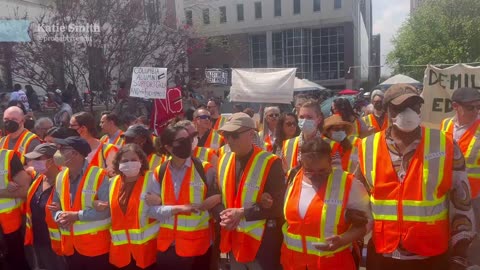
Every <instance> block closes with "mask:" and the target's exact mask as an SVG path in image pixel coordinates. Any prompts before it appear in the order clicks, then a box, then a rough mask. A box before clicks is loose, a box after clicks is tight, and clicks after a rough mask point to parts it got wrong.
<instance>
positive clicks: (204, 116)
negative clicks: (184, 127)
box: [197, 114, 211, 120]
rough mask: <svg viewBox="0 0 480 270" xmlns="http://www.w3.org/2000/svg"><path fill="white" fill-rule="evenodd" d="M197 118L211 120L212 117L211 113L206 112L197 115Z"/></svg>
mask: <svg viewBox="0 0 480 270" xmlns="http://www.w3.org/2000/svg"><path fill="white" fill-rule="evenodd" d="M197 118H199V119H202V120H210V119H211V117H210V115H206V114H205V115H199V116H197Z"/></svg>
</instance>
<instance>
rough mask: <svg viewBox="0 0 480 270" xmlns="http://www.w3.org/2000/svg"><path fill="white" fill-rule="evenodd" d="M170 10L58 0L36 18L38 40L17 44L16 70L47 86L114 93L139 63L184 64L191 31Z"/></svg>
mask: <svg viewBox="0 0 480 270" xmlns="http://www.w3.org/2000/svg"><path fill="white" fill-rule="evenodd" d="M168 16H169V15H168V14H167V12H166V9H165V7H164V6H147V7H146V6H144V1H143V0H122V1H119V0H77V1H70V0H57V1H56V6H55V7H52V8H51V10H50V11H49V12H48V13H45V14H44V15H42V16H40V17H38V18H35V26H34V27H33V29H32V32H35V33H32V36H33V37H32V42H29V43H21V44H17V45H16V46H14V48H13V51H14V61H13V71H12V73H13V75H14V76H15V77H16V78H19V79H21V80H23V81H25V82H26V83H29V84H32V85H36V86H38V87H41V88H43V89H45V90H47V89H48V87H49V85H51V84H57V85H59V86H61V87H63V89H65V88H64V87H65V85H66V84H67V83H72V84H73V86H74V87H75V88H77V89H80V90H83V89H90V90H92V91H96V92H97V93H98V94H100V95H103V97H108V96H109V95H110V88H111V84H112V83H113V82H117V81H121V80H128V79H129V77H130V76H131V72H132V69H133V67H136V66H156V67H166V68H168V69H169V70H170V71H175V70H176V69H177V68H178V66H179V65H180V59H182V58H183V57H184V54H185V48H186V44H187V42H188V38H189V36H190V32H189V31H188V29H186V28H182V27H180V28H177V27H176V25H177V23H176V21H173V23H172V20H171V18H169V17H168ZM51 26H65V27H66V29H63V30H65V31H62V30H59V29H54V30H55V31H50V30H51V29H49V27H50V28H51ZM70 26H72V28H70ZM81 26H87V27H86V28H78V27H81ZM173 73H174V72H170V74H169V76H172V74H173ZM105 101H106V102H108V98H105ZM106 105H108V103H107V104H106Z"/></svg>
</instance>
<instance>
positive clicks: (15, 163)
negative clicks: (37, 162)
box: [9, 154, 24, 178]
mask: <svg viewBox="0 0 480 270" xmlns="http://www.w3.org/2000/svg"><path fill="white" fill-rule="evenodd" d="M23 170H24V169H23V164H22V161H21V160H20V158H19V157H18V155H17V154H14V155H13V157H12V159H11V160H10V171H9V173H10V175H11V176H12V178H13V177H15V175H17V173H19V172H21V171H23Z"/></svg>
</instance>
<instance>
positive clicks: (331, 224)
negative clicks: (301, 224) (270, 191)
mask: <svg viewBox="0 0 480 270" xmlns="http://www.w3.org/2000/svg"><path fill="white" fill-rule="evenodd" d="M300 180H301V179H300ZM347 180H348V174H347V173H344V172H343V171H342V170H339V169H334V170H333V172H332V173H331V174H330V177H329V178H328V180H327V181H328V182H327V187H326V189H325V198H324V199H323V201H324V202H330V201H331V202H335V203H332V204H328V203H324V204H323V208H322V210H321V211H322V212H321V222H320V235H319V237H312V236H305V250H304V245H303V241H302V235H299V234H293V233H290V232H288V224H287V223H285V224H284V225H283V228H282V230H283V236H284V240H283V242H284V244H285V245H286V247H287V248H288V249H290V250H293V251H296V252H300V253H307V254H310V255H317V256H330V255H333V254H335V253H338V252H340V251H343V250H345V249H347V248H349V247H350V246H351V244H347V245H345V246H342V247H340V248H338V249H337V250H334V251H320V250H318V249H316V248H315V247H314V245H313V244H314V243H324V242H326V240H325V239H326V238H327V237H330V236H332V235H338V234H339V232H338V228H337V224H339V222H340V218H341V215H342V214H343V211H342V210H343V209H342V208H343V204H342V203H338V202H343V200H344V199H345V196H346V185H347ZM294 185H295V183H292V184H291V185H290V186H289V187H288V190H287V196H286V200H285V204H284V208H283V212H284V215H285V216H286V215H287V204H288V200H289V199H290V198H291V194H292V191H293V187H294ZM340 233H341V232H340Z"/></svg>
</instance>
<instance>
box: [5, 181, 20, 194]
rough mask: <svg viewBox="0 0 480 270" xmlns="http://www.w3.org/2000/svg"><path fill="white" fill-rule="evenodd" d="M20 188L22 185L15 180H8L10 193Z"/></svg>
mask: <svg viewBox="0 0 480 270" xmlns="http://www.w3.org/2000/svg"><path fill="white" fill-rule="evenodd" d="M19 188H20V186H19V185H18V184H17V183H15V182H8V186H7V190H8V192H10V193H14V192H15V191H17V190H18V189H19Z"/></svg>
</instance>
